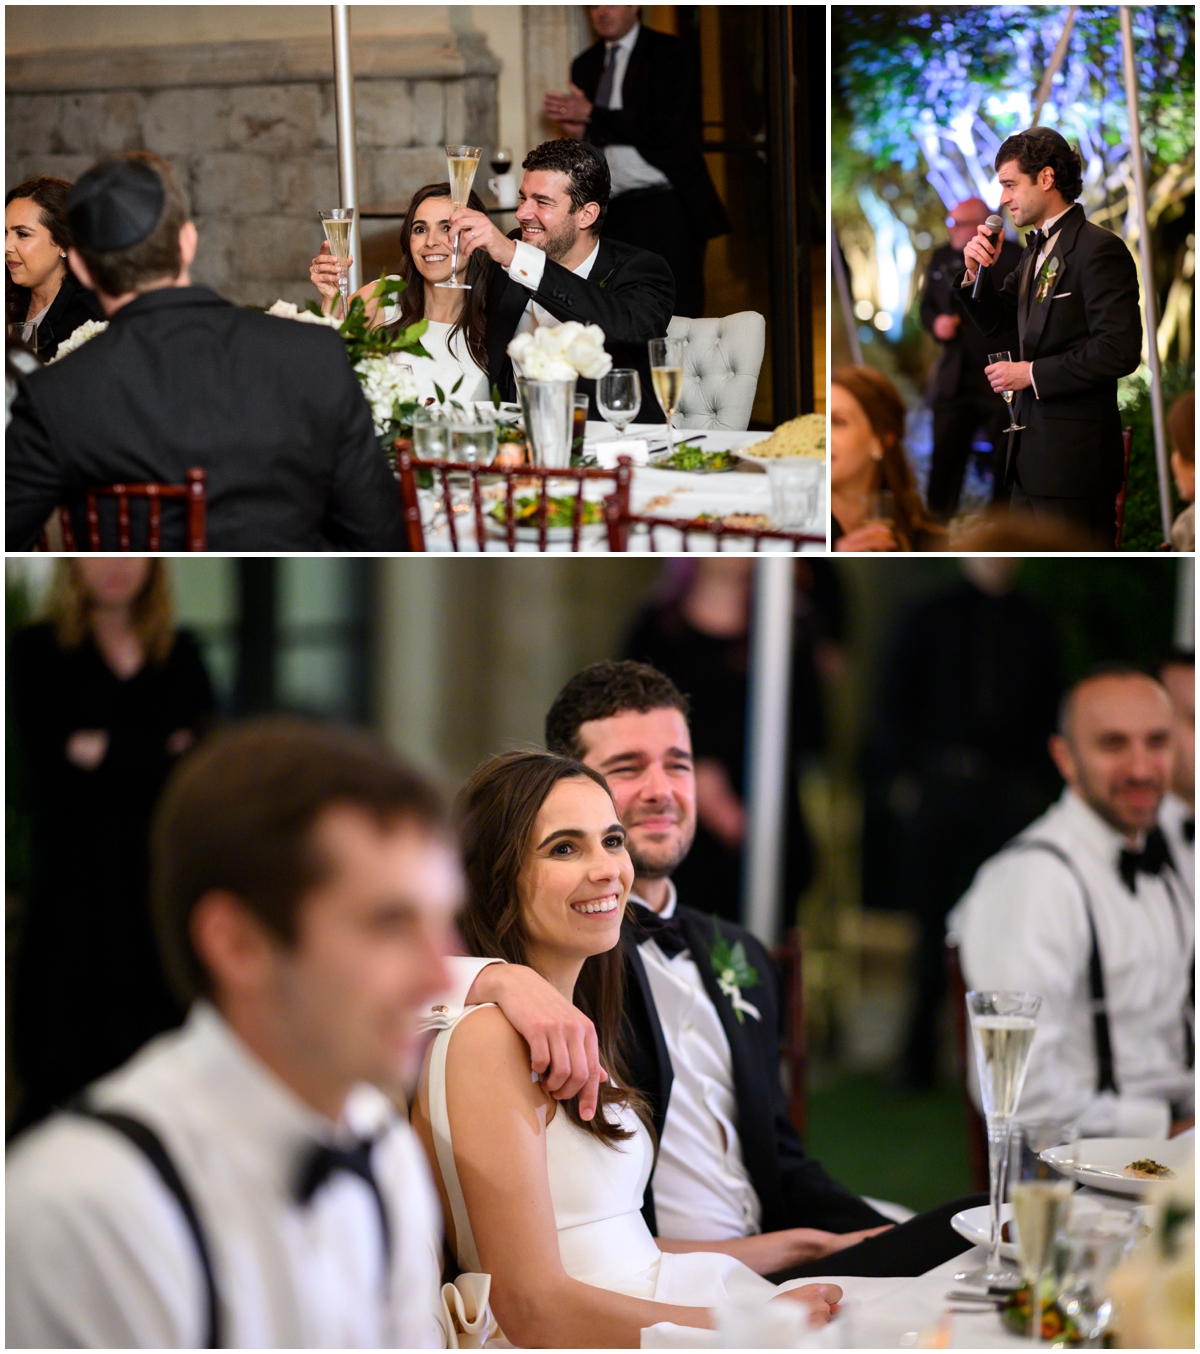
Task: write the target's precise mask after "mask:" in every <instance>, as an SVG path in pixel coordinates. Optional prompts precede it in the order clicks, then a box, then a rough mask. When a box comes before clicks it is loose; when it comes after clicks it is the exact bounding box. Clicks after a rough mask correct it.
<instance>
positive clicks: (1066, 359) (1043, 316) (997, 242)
mask: <svg viewBox="0 0 1200 1354" xmlns="http://www.w3.org/2000/svg"><path fill="white" fill-rule="evenodd" d="M996 174H997V177H998V178H999V181H1000V186H1001V188H1002V189H1003V193H1002V194H1001V197H1000V205H1001V207H1007V208H1008V210H1009V213H1010V214H1011V216H1012V219H1013V223H1014V224H1015V225H1016V226H1017V227H1019V228H1022V229H1023V228H1025V227H1030V226H1032V227H1034V229H1033V230H1032V231H1031V233H1030V234H1029V236H1028V237H1027V238H1026V240H1025V256H1024V258H1023V260H1022V262H1021V264H1020V266H1019V267H1017V268H1014V269H1013V271H1012V272H1011V273H1009V274H1008V276H1007V277H1006V278H1005V279H1004V282H1003V283H1002V284H1001V285H1000V286H999V287H997V286H996V285H995V284H994V282H993V280H992V277H991V265H992V264H993V263H994V262H995V261H996V259H997V258H998V257H999V254H1000V247H1001V245H1002V243H1003V235H1002V233H1000V232H997V234H996V238H993V236H992V234H991V233H990V232H989V231H988V228H987V226H986V225H984V226H980V228H979V232H978V234H977V235H976V236H975V238H974V239H973V240H971V241H970V242H969V243H968V244H967V246H966V248H965V249H964V251H963V255H964V258H965V261H966V267H965V269H964V271H963V273H962V274H960V275H959V277H958V278H957V279H956V282H955V287H954V298H955V301H956V302H957V304H958V305H959V306H960V307H961V308H962V309H963V310H964V311H965V312H966V313H967V314H968V315H969V316H970V318H971V319H972V320H973V321H974V322H975V324H976V325H977V326H978V327H979V329H980V330H982V331H983V333H984V334H987V335H989V336H992V335H996V334H1001V333H1003V332H1004V331H1005V330H1009V329H1011V328H1012V326H1013V324H1014V322H1015V324H1016V327H1017V333H1018V335H1019V338H1020V361H1017V362H995V363H993V364H992V365H990V366H989V367H988V368H987V369H986V375H987V378H988V383H989V384H990V385H991V387H992V389H993V390H995V391H997V392H1001V391H1005V390H1011V391H1014V392H1016V398H1015V399H1014V401H1013V417H1014V421H1015V422H1016V424H1017V425H1018V426H1020V427H1021V429H1022V431H1020V432H1018V433H1014V434H1012V435H1011V438H1010V445H1009V451H1008V455H1007V458H1006V464H1005V482H1006V483H1008V484H1009V485H1011V489H1012V499H1011V502H1012V507H1013V508H1016V509H1020V510H1023V511H1025V512H1029V513H1032V514H1033V515H1034V516H1035V517H1038V518H1051V519H1059V520H1061V519H1066V520H1067V521H1070V522H1072V523H1074V524H1075V525H1076V526H1077V527H1080V528H1082V529H1083V530H1084V531H1085V532H1086V533H1088V534H1089V535H1090V536H1092V537H1093V538H1094V540H1095V541H1096V544H1097V545H1098V546H1100V547H1103V548H1105V549H1112V548H1113V547H1114V545H1115V541H1116V498H1117V493H1118V491H1119V490H1120V488H1121V479H1122V474H1123V466H1124V454H1123V449H1122V442H1121V415H1120V410H1119V409H1118V407H1117V378H1118V377H1119V376H1125V375H1127V374H1128V373H1129V372H1131V371H1133V370H1134V368H1135V367H1136V366H1137V365H1138V362H1139V361H1140V359H1141V348H1142V321H1141V314H1140V312H1139V310H1138V281H1137V271H1136V269H1135V268H1134V263H1133V256H1132V255H1131V254H1130V252H1129V250H1128V249H1127V248H1126V246H1125V244H1124V242H1123V241H1122V240H1120V239H1119V238H1118V237H1117V236H1116V235H1114V234H1112V232H1111V231H1107V230H1104V229H1103V228H1102V227H1100V226H1094V225H1092V224H1091V223H1090V222H1089V221H1087V220H1086V219H1085V218H1084V215H1083V208H1082V207H1081V206H1079V205H1078V204H1077V202H1076V198H1078V196H1079V194H1080V193H1081V192H1082V191H1083V165H1082V162H1081V160H1080V157H1079V152H1078V151H1076V150H1074V149H1072V147H1071V146H1069V145H1068V144H1067V142H1066V141H1065V140H1064V139H1063V138H1062V137H1061V136H1060V135H1059V134H1058V133H1057V132H1055V131H1051V130H1050V129H1049V128H1048V127H1034V128H1032V129H1030V130H1029V131H1027V132H1018V133H1016V135H1014V136H1010V137H1009V138H1008V140H1007V141H1005V142H1004V144H1003V145H1002V146H1001V147H1000V149H999V151H998V152H997V154H996ZM980 269H983V272H984V275H983V277H982V279H980V285H979V286H978V287H977V288H976V287H975V285H974V284H975V281H976V276H977V274H978V273H979V270H980ZM973 291H974V292H977V295H972V292H973Z"/></svg>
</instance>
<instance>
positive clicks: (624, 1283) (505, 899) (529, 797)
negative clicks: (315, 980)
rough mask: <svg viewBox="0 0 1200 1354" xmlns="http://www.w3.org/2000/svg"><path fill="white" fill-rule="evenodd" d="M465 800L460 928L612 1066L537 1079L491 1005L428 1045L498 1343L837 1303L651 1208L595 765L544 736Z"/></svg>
mask: <svg viewBox="0 0 1200 1354" xmlns="http://www.w3.org/2000/svg"><path fill="white" fill-rule="evenodd" d="M458 807H459V822H460V831H461V835H462V848H463V857H464V864H465V867H466V876H467V901H466V907H465V911H464V915H463V918H462V922H461V927H462V934H463V938H464V940H465V941H466V943H467V947H468V948H469V949H470V950H471V952H472V953H473V954H475V955H477V956H483V957H492V958H502V959H505V960H507V961H509V962H511V963H518V964H526V965H529V966H530V967H532V968H534V969H536V970H537V972H539V973H540V974H541V975H542V977H544V978H545V979H546V980H547V981H548V982H550V983H552V984H553V985H554V986H555V987H556V988H557V989H558V991H559V992H560V993H561V994H562V995H563V996H564V997H566V999H567V1000H568V1001H573V1002H574V1003H575V1004H576V1005H578V1006H579V1008H580V1009H581V1010H582V1011H584V1012H585V1013H586V1014H587V1015H588V1016H589V1017H590V1018H591V1020H592V1022H593V1024H594V1026H595V1030H596V1037H597V1044H598V1048H599V1054H600V1062H601V1066H602V1067H603V1068H604V1069H605V1071H606V1072H607V1074H608V1078H607V1081H606V1082H605V1083H602V1085H601V1088H600V1091H601V1093H600V1098H599V1102H598V1105H597V1108H596V1113H595V1115H594V1116H593V1117H592V1118H591V1119H587V1120H585V1119H583V1118H582V1117H581V1115H580V1112H579V1103H578V1098H576V1099H573V1100H569V1101H561V1102H560V1101H556V1100H555V1099H553V1098H552V1097H551V1096H550V1095H549V1094H548V1093H547V1092H546V1091H545V1090H543V1088H542V1086H541V1085H540V1084H538V1083H537V1082H536V1080H534V1081H531V1079H530V1072H529V1065H530V1063H529V1059H530V1053H529V1049H528V1047H527V1045H526V1044H525V1043H524V1041H523V1040H522V1039H521V1037H520V1036H519V1035H518V1034H517V1033H516V1031H515V1030H514V1029H513V1027H512V1026H511V1025H510V1024H509V1023H508V1020H507V1018H506V1017H505V1016H504V1014H503V1013H502V1012H501V1011H500V1009H499V1008H498V1007H495V1006H475V1007H468V1008H467V1010H466V1011H464V1012H463V1014H462V1015H460V1016H459V1017H458V1018H457V1019H455V1020H453V1021H451V1022H449V1023H448V1027H447V1028H445V1029H443V1030H442V1031H441V1033H440V1034H439V1035H438V1036H437V1038H436V1040H435V1041H434V1043H433V1045H432V1046H431V1048H430V1050H429V1053H428V1055H427V1057H426V1061H425V1068H424V1070H423V1072H422V1078H421V1085H420V1088H419V1090H418V1094H417V1100H416V1103H415V1105H414V1107H413V1115H412V1119H413V1127H414V1128H415V1130H416V1132H417V1133H418V1135H419V1136H420V1137H421V1139H422V1141H423V1142H424V1144H425V1147H426V1150H427V1152H428V1153H429V1158H430V1160H431V1161H432V1162H433V1163H434V1168H435V1174H436V1175H437V1177H438V1186H439V1190H440V1193H441V1197H442V1205H443V1211H444V1213H445V1217H446V1230H447V1240H448V1243H449V1245H450V1246H451V1247H452V1248H453V1250H454V1252H455V1254H456V1255H457V1257H458V1263H459V1265H460V1266H461V1268H462V1270H463V1271H466V1272H468V1273H475V1274H487V1275H489V1276H490V1283H491V1287H490V1294H491V1304H492V1312H493V1314H494V1316H495V1319H496V1321H497V1322H498V1323H499V1324H500V1327H501V1332H500V1333H499V1338H498V1339H489V1341H488V1343H489V1344H502V1345H503V1344H506V1343H508V1342H509V1341H512V1342H513V1343H515V1344H516V1345H518V1346H521V1347H529V1346H538V1345H541V1346H547V1345H548V1346H601V1347H604V1346H607V1347H615V1346H624V1347H630V1348H636V1347H637V1346H638V1345H639V1343H640V1339H641V1332H642V1331H643V1330H644V1329H645V1328H646V1327H648V1326H655V1325H658V1324H659V1323H664V1322H665V1323H671V1325H672V1326H674V1327H685V1328H695V1327H700V1328H711V1326H712V1325H713V1319H712V1312H711V1310H710V1309H711V1308H712V1307H713V1306H714V1305H717V1304H723V1303H731V1302H737V1303H744V1304H745V1303H765V1302H768V1301H770V1300H772V1299H774V1298H777V1297H785V1298H787V1299H789V1300H793V1301H798V1302H801V1303H805V1304H807V1305H808V1308H809V1311H810V1312H811V1314H812V1319H814V1320H816V1321H822V1320H828V1318H829V1316H830V1314H831V1312H832V1310H834V1309H835V1308H836V1305H837V1302H838V1301H839V1299H840V1298H841V1290H840V1289H839V1288H837V1286H836V1285H833V1284H805V1283H804V1281H803V1280H797V1281H795V1282H794V1283H792V1284H785V1285H781V1286H780V1287H776V1286H775V1285H774V1284H771V1283H769V1282H768V1281H767V1280H766V1279H763V1278H760V1277H759V1276H758V1275H757V1274H755V1273H754V1271H753V1270H751V1269H749V1268H748V1267H747V1266H746V1265H744V1264H742V1263H741V1262H740V1261H739V1260H737V1259H736V1258H735V1256H736V1254H737V1251H738V1249H739V1242H740V1241H741V1242H744V1241H745V1240H746V1238H741V1239H739V1241H726V1242H709V1243H705V1242H694V1241H674V1242H671V1241H658V1242H656V1241H655V1239H654V1238H653V1237H652V1236H651V1235H650V1232H649V1229H648V1228H647V1226H646V1223H645V1220H644V1218H643V1217H642V1213H641V1207H642V1199H643V1195H644V1192H645V1188H646V1183H647V1181H648V1179H649V1176H650V1169H651V1166H652V1164H653V1157H654V1146H653V1138H652V1130H651V1128H650V1116H649V1113H648V1110H647V1108H646V1106H645V1104H644V1102H643V1100H642V1098H641V1096H640V1095H638V1093H637V1092H636V1091H634V1090H633V1089H631V1087H630V1083H629V1078H628V1075H627V1072H626V1069H625V1064H624V1058H623V1056H622V1050H621V1028H622V1019H623V1001H622V983H623V972H624V970H623V960H622V957H621V952H620V948H619V946H620V939H621V923H622V918H623V915H624V911H625V904H626V901H627V899H628V896H629V889H630V886H631V885H632V883H633V865H632V863H631V862H630V859H629V854H628V852H627V851H626V849H625V830H624V828H623V827H622V826H621V823H620V820H619V819H618V817H617V811H616V807H615V806H614V804H613V801H612V798H611V796H610V794H609V791H608V786H607V784H606V782H605V781H604V779H603V777H602V776H600V775H599V774H598V773H597V772H595V771H592V770H591V769H590V768H588V767H586V766H584V765H582V763H580V762H576V761H572V760H571V759H569V758H566V757H556V756H553V755H551V754H550V753H544V752H513V753H506V754H504V755H501V756H499V757H493V758H492V759H491V760H490V761H488V762H486V763H484V765H483V766H482V767H480V768H479V770H477V771H476V772H475V774H474V775H473V776H472V777H471V779H470V781H469V782H468V784H467V785H466V787H465V788H464V790H463V792H462V794H461V796H460V798H459V806H458ZM479 1291H480V1289H479V1287H478V1286H476V1292H477V1293H478V1292H479ZM807 1315H808V1313H802V1314H801V1317H802V1319H803V1318H804V1317H805V1316H807ZM661 1333H662V1334H663V1335H664V1336H668V1337H669V1333H670V1331H669V1328H668V1331H664V1332H661ZM447 1334H449V1332H447ZM674 1334H675V1336H676V1337H677V1338H676V1339H674V1340H670V1341H669V1342H670V1343H676V1344H681V1345H687V1344H691V1343H693V1342H694V1340H695V1336H694V1335H689V1333H688V1331H686V1330H684V1331H675V1332H674ZM479 1343H482V1341H479Z"/></svg>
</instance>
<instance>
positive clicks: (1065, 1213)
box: [1012, 1175, 1074, 1345]
mask: <svg viewBox="0 0 1200 1354" xmlns="http://www.w3.org/2000/svg"><path fill="white" fill-rule="evenodd" d="M1073 1192H1074V1186H1073V1185H1072V1184H1071V1182H1070V1181H1069V1180H1062V1179H1055V1180H1047V1179H1044V1178H1042V1177H1040V1176H1038V1175H1032V1176H1030V1177H1029V1178H1028V1179H1023V1180H1019V1181H1018V1182H1017V1183H1016V1184H1015V1185H1014V1186H1013V1192H1012V1203H1013V1217H1014V1218H1015V1219H1016V1224H1017V1250H1018V1251H1019V1252H1020V1255H1021V1271H1022V1273H1023V1274H1024V1276H1025V1280H1026V1282H1027V1283H1028V1284H1029V1303H1030V1312H1029V1343H1030V1344H1031V1345H1040V1344H1041V1342H1042V1282H1043V1280H1044V1279H1045V1277H1046V1271H1047V1270H1048V1269H1049V1268H1050V1263H1051V1261H1052V1260H1053V1258H1054V1242H1055V1238H1056V1237H1057V1236H1058V1233H1059V1231H1060V1230H1061V1229H1062V1228H1063V1227H1064V1226H1065V1225H1066V1221H1067V1218H1068V1217H1069V1216H1070V1212H1071V1195H1072V1193H1073Z"/></svg>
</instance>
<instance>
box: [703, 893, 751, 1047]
mask: <svg viewBox="0 0 1200 1354" xmlns="http://www.w3.org/2000/svg"><path fill="white" fill-rule="evenodd" d="M713 936H714V939H713V947H712V952H711V954H710V960H711V962H712V967H713V972H714V973H715V974H716V976H717V986H718V987H719V988H720V989H721V991H722V993H723V994H724V995H725V996H727V997H728V998H729V1004H730V1005H731V1006H732V1007H733V1013H734V1015H735V1016H737V1018H738V1024H739V1025H744V1024H745V1023H746V1019H745V1017H746V1015H752V1016H753V1017H754V1018H755V1020H761V1019H762V1016H761V1015H760V1014H759V1011H758V1007H756V1006H753V1005H751V1003H750V1002H748V1001H747V1000H746V999H745V998H744V997H743V996H742V988H743V987H753V986H754V984H755V983H756V982H758V970H757V969H756V968H755V967H754V965H753V964H751V963H750V961H749V960H748V959H747V958H746V947H745V945H743V944H742V942H741V941H740V940H739V941H738V943H737V944H736V945H733V946H731V945H730V944H729V942H728V941H727V940H726V939H725V937H724V936H723V935H722V934H721V931H720V928H719V927H718V926H717V920H716V918H715V917H714V918H713ZM743 1012H744V1013H745V1014H743Z"/></svg>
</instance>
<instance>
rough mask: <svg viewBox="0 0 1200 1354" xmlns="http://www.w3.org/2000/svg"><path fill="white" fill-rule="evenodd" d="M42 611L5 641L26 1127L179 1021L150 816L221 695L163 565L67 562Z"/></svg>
mask: <svg viewBox="0 0 1200 1354" xmlns="http://www.w3.org/2000/svg"><path fill="white" fill-rule="evenodd" d="M55 567H56V572H55V576H54V584H53V588H52V591H51V596H50V604H49V607H48V611H47V615H46V618H45V619H44V620H43V621H42V622H40V623H39V624H36V625H32V626H30V627H28V628H27V629H24V630H20V631H18V632H17V634H16V635H15V636H14V637H13V640H12V643H11V645H10V648H9V665H8V671H9V703H8V711H9V718H10V720H11V722H12V724H11V726H12V729H13V732H14V734H15V740H14V741H15V743H16V745H17V748H18V750H19V753H20V765H19V781H20V784H21V788H22V790H23V791H24V793H23V794H22V795H20V796H18V798H19V799H23V800H24V801H25V805H26V808H27V812H28V815H29V821H30V827H31V839H32V840H31V846H32V851H31V870H30V876H31V877H30V882H29V887H28V890H27V893H26V899H25V902H26V908H25V916H24V919H23V923H22V927H21V935H20V943H19V945H18V947H17V951H16V960H15V964H14V972H13V984H12V987H11V988H10V989H9V991H10V993H11V994H12V1006H11V1018H12V1024H11V1026H10V1028H11V1030H12V1041H13V1042H12V1051H13V1061H14V1064H15V1066H16V1072H17V1078H18V1080H19V1082H20V1091H21V1094H20V1102H19V1108H18V1114H17V1118H16V1122H15V1123H10V1125H9V1129H10V1131H15V1130H17V1129H21V1128H24V1127H27V1126H28V1125H29V1124H32V1123H34V1122H36V1121H37V1120H38V1119H40V1118H41V1117H43V1116H44V1115H45V1114H47V1113H48V1112H49V1111H50V1110H52V1109H53V1108H54V1107H55V1106H56V1105H61V1104H63V1103H64V1102H65V1101H66V1100H67V1099H68V1098H69V1097H70V1096H72V1095H74V1094H75V1093H76V1092H78V1091H80V1090H82V1089H83V1087H84V1086H86V1085H87V1084H88V1083H89V1082H91V1081H94V1080H95V1079H96V1078H97V1077H99V1076H103V1075H104V1074H105V1073H106V1072H110V1071H112V1069H113V1068H114V1067H117V1066H119V1065H120V1064H121V1063H123V1062H125V1060H126V1059H127V1058H129V1057H130V1056H131V1055H132V1054H133V1053H134V1052H136V1050H137V1049H138V1048H140V1047H141V1045H142V1044H143V1043H145V1042H146V1040H147V1039H150V1038H151V1037H152V1036H154V1035H156V1034H159V1033H161V1032H162V1031H163V1030H166V1029H169V1028H170V1027H171V1026H173V1025H175V1024H177V1023H178V1021H179V1019H180V1018H181V1016H182V1011H181V1009H180V1007H179V1005H178V1003H177V1002H176V1000H175V998H174V997H173V996H172V995H171V993H170V991H169V990H168V987H167V983H166V980H165V978H164V977H163V974H162V969H161V966H160V964H159V959H158V951H157V947H156V945H155V940H154V934H153V927H152V924H151V920H150V910H149V901H148V895H147V890H148V883H147V873H148V866H147V853H148V840H149V831H150V816H151V813H152V812H153V810H154V806H155V803H156V802H157V800H158V795H159V792H160V790H161V789H162V786H163V782H164V781H165V780H166V778H167V775H168V773H169V772H170V770H171V768H172V767H173V766H174V765H175V763H176V762H177V761H178V760H179V758H180V757H181V756H182V755H183V754H184V753H185V752H186V751H187V750H188V748H190V747H191V746H192V745H193V744H194V743H195V742H196V740H197V738H199V737H200V736H202V734H203V732H204V730H205V728H206V727H207V724H208V721H209V719H210V717H211V715H212V711H213V697H212V690H211V688H210V686H209V682H208V676H207V674H206V673H205V670H204V665H203V663H202V662H201V659H200V653H199V650H198V648H197V646H196V642H195V640H194V639H193V638H192V636H191V635H190V634H188V633H187V632H186V631H181V630H178V629H177V628H176V626H175V621H174V617H173V615H172V606H171V593H170V586H169V583H168V579H167V573H166V565H165V563H163V562H162V561H161V560H156V559H147V558H145V557H140V558H139V557H132V556H124V557H122V556H116V557H114V558H108V559H102V558H95V559H71V560H60V561H59V562H58V563H57V565H56V566H55Z"/></svg>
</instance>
